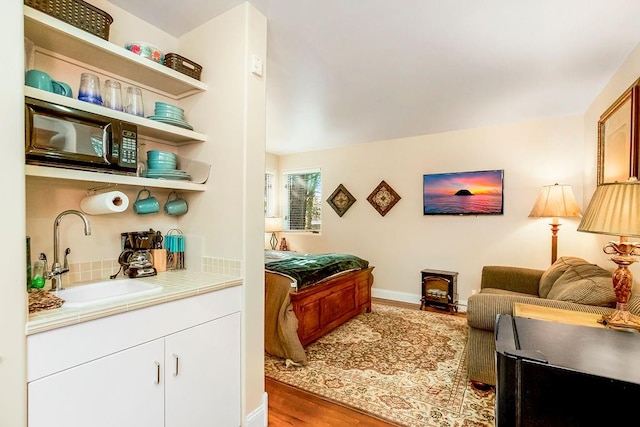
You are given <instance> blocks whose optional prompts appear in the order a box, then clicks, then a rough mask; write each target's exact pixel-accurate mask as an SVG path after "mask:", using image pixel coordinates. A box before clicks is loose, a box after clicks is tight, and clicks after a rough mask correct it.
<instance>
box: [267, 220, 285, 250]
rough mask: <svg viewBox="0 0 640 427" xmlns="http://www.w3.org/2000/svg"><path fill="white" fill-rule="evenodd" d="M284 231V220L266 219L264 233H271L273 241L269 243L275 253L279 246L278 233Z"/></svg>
mask: <svg viewBox="0 0 640 427" xmlns="http://www.w3.org/2000/svg"><path fill="white" fill-rule="evenodd" d="M281 231H282V218H280V217H268V218H265V219H264V232H265V233H271V239H270V240H269V243H270V244H271V249H273V250H274V251H275V250H276V247H277V246H278V237H277V236H276V233H279V232H281Z"/></svg>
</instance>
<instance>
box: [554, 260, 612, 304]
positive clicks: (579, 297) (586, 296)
mask: <svg viewBox="0 0 640 427" xmlns="http://www.w3.org/2000/svg"><path fill="white" fill-rule="evenodd" d="M611 276H612V273H611V272H609V271H607V270H605V269H604V268H602V267H599V266H597V265H595V264H583V265H577V266H571V267H569V268H568V269H567V271H565V272H564V274H562V276H560V278H559V279H558V280H556V282H555V283H554V284H553V286H552V287H551V290H550V291H549V294H548V295H547V299H553V300H559V301H568V302H574V303H578V304H587V305H595V306H600V307H615V305H616V294H615V292H614V291H613V282H612V280H611Z"/></svg>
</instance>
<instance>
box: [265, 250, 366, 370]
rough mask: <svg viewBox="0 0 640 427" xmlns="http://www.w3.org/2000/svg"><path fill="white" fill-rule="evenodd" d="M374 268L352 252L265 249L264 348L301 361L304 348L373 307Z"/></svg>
mask: <svg viewBox="0 0 640 427" xmlns="http://www.w3.org/2000/svg"><path fill="white" fill-rule="evenodd" d="M373 268H374V267H371V266H369V262H368V261H366V260H363V259H362V258H359V257H356V256H354V255H350V254H336V253H333V254H313V255H312V254H302V253H297V252H289V251H271V250H269V251H265V350H266V351H267V353H269V354H271V355H273V356H278V357H282V358H284V359H287V360H289V361H293V362H296V363H300V364H306V363H307V356H306V353H305V351H304V347H305V346H307V345H308V344H309V343H311V342H313V341H315V340H317V339H318V338H320V337H321V336H323V335H324V334H326V333H327V332H329V331H331V330H333V329H335V328H337V327H338V326H340V325H342V324H343V323H345V322H346V321H347V320H349V319H351V318H353V317H354V316H357V315H358V314H360V313H363V312H369V311H371V286H372V285H373V274H372V271H373Z"/></svg>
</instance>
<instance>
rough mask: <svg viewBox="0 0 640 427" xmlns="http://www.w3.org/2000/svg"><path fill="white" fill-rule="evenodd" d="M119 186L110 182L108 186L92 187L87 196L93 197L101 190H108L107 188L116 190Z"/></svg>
mask: <svg viewBox="0 0 640 427" xmlns="http://www.w3.org/2000/svg"><path fill="white" fill-rule="evenodd" d="M117 186H118V184H114V183H113V182H109V183H107V184H103V185H98V186H97V187H91V188H89V189H88V190H87V196H93V195H94V194H96V193H97V192H98V191H100V190H106V189H107V188H115V187H117Z"/></svg>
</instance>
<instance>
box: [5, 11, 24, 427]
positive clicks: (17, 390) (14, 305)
mask: <svg viewBox="0 0 640 427" xmlns="http://www.w3.org/2000/svg"><path fill="white" fill-rule="evenodd" d="M22 26H23V19H22V2H18V1H17V0H12V1H9V2H3V4H2V13H1V14H0V39H2V41H3V42H4V44H3V47H2V59H3V64H2V67H1V68H0V77H1V78H2V82H3V85H2V88H1V89H0V129H1V130H2V140H3V144H2V159H3V162H2V167H0V181H1V182H3V183H4V185H3V187H2V192H3V195H2V196H3V200H4V203H3V210H2V222H3V225H4V227H3V228H4V230H3V232H2V235H3V239H4V243H3V244H2V246H1V248H0V259H2V279H1V280H0V426H12V427H13V426H16V427H19V426H25V425H26V423H27V421H26V417H27V415H26V414H27V412H26V408H27V403H26V395H27V384H26V359H25V357H26V354H25V337H24V324H25V321H26V316H27V304H26V292H25V289H26V269H25V265H26V263H25V246H26V245H25V236H26V233H25V217H24V216H25V204H24V149H23V141H24V124H23V123H24V122H23V121H24V113H23V111H24V110H23V103H24V90H23V87H24V83H23V82H24V65H23V64H24V48H23V45H24V43H23V29H22Z"/></svg>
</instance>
